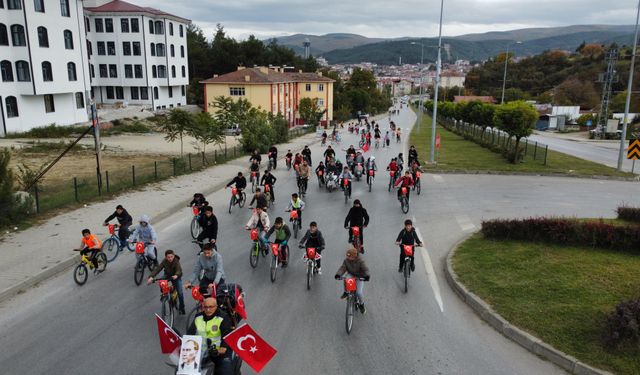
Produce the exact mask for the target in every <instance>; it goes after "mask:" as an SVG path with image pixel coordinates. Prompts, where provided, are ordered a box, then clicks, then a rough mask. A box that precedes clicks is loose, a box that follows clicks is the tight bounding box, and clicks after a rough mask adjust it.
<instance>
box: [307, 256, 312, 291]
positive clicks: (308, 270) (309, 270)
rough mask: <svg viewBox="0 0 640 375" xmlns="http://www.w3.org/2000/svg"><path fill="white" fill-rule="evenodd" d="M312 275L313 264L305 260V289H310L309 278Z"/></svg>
mask: <svg viewBox="0 0 640 375" xmlns="http://www.w3.org/2000/svg"><path fill="white" fill-rule="evenodd" d="M312 277H313V264H312V263H311V261H307V290H309V289H311V278H312Z"/></svg>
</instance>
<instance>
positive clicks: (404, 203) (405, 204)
mask: <svg viewBox="0 0 640 375" xmlns="http://www.w3.org/2000/svg"><path fill="white" fill-rule="evenodd" d="M400 208H402V212H403V213H405V214H406V213H407V212H409V200H408V199H407V198H406V197H403V198H402V200H401V201H400Z"/></svg>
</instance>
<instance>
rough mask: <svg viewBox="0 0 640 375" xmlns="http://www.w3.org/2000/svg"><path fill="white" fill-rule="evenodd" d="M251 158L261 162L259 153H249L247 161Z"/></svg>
mask: <svg viewBox="0 0 640 375" xmlns="http://www.w3.org/2000/svg"><path fill="white" fill-rule="evenodd" d="M253 160H257V161H258V164H260V162H262V156H261V155H260V154H251V157H250V158H249V161H250V162H251V161H253Z"/></svg>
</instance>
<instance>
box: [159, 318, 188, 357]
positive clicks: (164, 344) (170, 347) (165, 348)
mask: <svg viewBox="0 0 640 375" xmlns="http://www.w3.org/2000/svg"><path fill="white" fill-rule="evenodd" d="M156 322H157V323H158V334H159V335H160V347H161V348H162V354H171V353H173V351H174V350H175V349H177V348H179V347H180V345H182V340H181V339H180V336H178V334H177V333H175V332H174V331H173V329H171V327H169V325H168V324H167V323H165V321H164V320H162V318H161V317H159V316H158V314H156Z"/></svg>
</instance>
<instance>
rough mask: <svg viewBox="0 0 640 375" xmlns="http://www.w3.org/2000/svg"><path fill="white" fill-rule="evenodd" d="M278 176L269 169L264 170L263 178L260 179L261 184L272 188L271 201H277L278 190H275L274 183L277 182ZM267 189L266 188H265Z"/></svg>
mask: <svg viewBox="0 0 640 375" xmlns="http://www.w3.org/2000/svg"><path fill="white" fill-rule="evenodd" d="M276 181H277V178H276V176H274V175H273V173H271V172H270V171H269V170H266V171H264V175H263V176H262V180H261V181H260V184H261V185H264V186H267V185H268V186H269V189H270V190H271V202H272V203H273V202H275V201H276V191H275V190H273V185H275V184H276ZM265 191H266V188H265Z"/></svg>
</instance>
